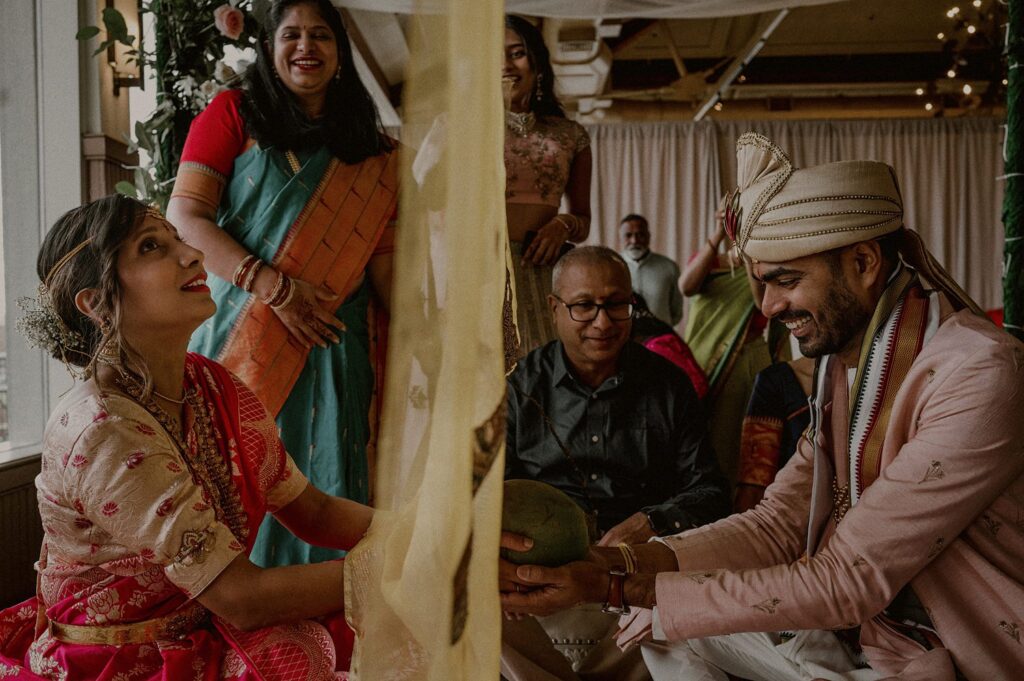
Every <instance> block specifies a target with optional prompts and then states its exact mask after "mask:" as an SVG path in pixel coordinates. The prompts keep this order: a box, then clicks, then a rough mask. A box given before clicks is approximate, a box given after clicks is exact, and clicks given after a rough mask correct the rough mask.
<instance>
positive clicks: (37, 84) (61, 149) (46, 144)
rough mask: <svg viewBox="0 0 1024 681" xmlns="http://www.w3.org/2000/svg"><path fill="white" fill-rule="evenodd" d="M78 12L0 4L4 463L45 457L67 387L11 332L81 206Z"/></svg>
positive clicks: (0, 452) (41, 4)
mask: <svg viewBox="0 0 1024 681" xmlns="http://www.w3.org/2000/svg"><path fill="white" fill-rule="evenodd" d="M77 24H78V7H77V3H63V2H60V3H57V2H48V1H47V0H28V1H26V2H0V26H3V27H4V34H5V35H4V40H2V41H0V91H2V92H3V97H0V268H2V270H0V271H2V276H0V311H2V327H3V333H2V334H0V347H2V349H3V356H4V360H5V366H4V369H5V370H4V371H3V372H2V377H3V379H4V380H3V383H5V384H6V395H5V398H6V401H5V406H6V436H5V437H4V438H3V441H2V442H0V464H4V463H6V462H8V461H11V460H14V459H19V458H22V457H25V456H31V455H34V454H38V453H39V452H40V450H41V443H42V434H43V427H44V425H45V424H46V418H47V416H48V414H49V410H50V408H51V407H52V406H53V404H52V402H53V401H55V400H53V401H52V400H51V399H50V396H51V395H53V396H55V397H57V398H59V396H60V394H61V393H62V392H63V391H64V390H66V389H67V386H68V385H69V384H70V383H69V380H68V378H67V376H66V374H64V372H63V371H62V370H61V369H60V368H59V365H57V364H56V363H55V362H50V361H47V359H46V357H45V356H44V354H43V352H42V351H40V350H38V349H36V348H32V347H30V346H29V345H28V344H27V343H26V342H25V340H24V339H23V338H22V337H21V335H20V334H19V333H18V332H17V331H16V330H15V328H14V327H15V323H14V322H15V320H16V318H17V314H18V307H17V300H18V298H21V297H24V296H34V295H35V294H36V289H37V287H38V285H39V278H38V276H37V274H36V257H37V254H38V252H39V244H40V243H41V241H42V236H43V234H45V232H46V230H47V229H48V228H49V227H50V226H51V225H52V224H53V223H54V221H56V219H57V218H58V217H59V216H60V215H61V214H63V213H64V212H65V211H67V210H68V209H70V208H72V207H74V206H77V205H78V204H80V203H81V197H82V193H81V187H82V179H81V160H80V159H81V140H80V133H79V131H80V129H81V125H80V121H79V111H80V105H79V99H78V98H79V90H80V88H79V66H78V59H79V49H78V45H77V44H76V43H75V41H74V35H75V32H76V31H77Z"/></svg>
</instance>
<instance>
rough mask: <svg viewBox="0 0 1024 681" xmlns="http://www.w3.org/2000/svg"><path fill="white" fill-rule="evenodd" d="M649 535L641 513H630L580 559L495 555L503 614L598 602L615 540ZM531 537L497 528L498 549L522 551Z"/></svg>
mask: <svg viewBox="0 0 1024 681" xmlns="http://www.w3.org/2000/svg"><path fill="white" fill-rule="evenodd" d="M652 536H654V533H653V531H652V530H651V527H650V525H649V524H648V522H647V516H646V515H644V514H643V513H635V514H633V515H632V516H630V517H629V518H626V520H624V521H622V522H621V523H619V524H618V525H616V526H615V527H613V528H611V529H610V530H608V532H606V533H605V534H604V536H602V537H601V539H600V540H599V541H598V543H597V544H596V545H595V546H593V547H591V549H590V552H589V554H588V555H587V557H586V558H585V559H584V560H580V561H576V562H573V563H567V564H565V565H562V566H560V567H554V568H549V567H544V566H541V565H516V564H514V563H511V562H509V561H507V560H504V559H502V558H499V559H498V589H499V591H500V592H501V607H502V610H504V611H505V614H506V616H512V617H519V616H522V615H550V614H552V613H555V612H559V611H561V610H565V609H567V608H571V607H573V606H575V605H579V604H581V603H603V602H605V599H606V598H607V595H608V582H609V576H608V571H609V570H610V569H612V567H613V564H612V563H611V562H610V559H611V558H612V557H613V556H618V555H619V552H618V550H617V549H616V548H615V547H616V546H618V544H619V543H621V542H625V543H628V544H640V543H644V542H646V541H647V540H648V539H650V538H651V537H652ZM532 546H533V541H532V540H530V539H529V538H527V537H523V536H521V535H518V534H512V533H511V532H502V534H501V548H504V549H509V550H511V551H528V550H529V549H530V548H531V547H532Z"/></svg>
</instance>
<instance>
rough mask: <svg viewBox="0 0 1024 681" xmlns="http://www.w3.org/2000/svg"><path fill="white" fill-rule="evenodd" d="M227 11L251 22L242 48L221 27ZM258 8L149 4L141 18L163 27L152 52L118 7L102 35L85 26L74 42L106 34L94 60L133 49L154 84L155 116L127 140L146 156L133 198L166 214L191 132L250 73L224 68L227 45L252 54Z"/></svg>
mask: <svg viewBox="0 0 1024 681" xmlns="http://www.w3.org/2000/svg"><path fill="white" fill-rule="evenodd" d="M224 4H230V5H231V6H232V7H233V8H235V9H237V10H239V11H241V12H243V14H244V25H245V27H244V31H243V32H242V35H241V36H239V37H238V39H237V40H231V39H230V38H228V37H226V36H225V35H223V34H221V32H220V30H219V29H218V28H217V26H216V24H215V21H214V11H215V10H216V9H217V8H218V7H220V6H221V5H224ZM251 6H252V0H231V1H230V2H226V1H225V0H148V1H144V2H143V3H142V12H143V13H144V14H145V13H148V14H151V15H153V17H154V19H155V25H156V31H155V34H156V45H155V48H154V50H153V51H152V52H147V51H146V50H145V49H144V48H143V46H142V45H140V44H138V38H137V37H136V36H133V35H130V34H129V33H128V27H127V24H126V23H125V20H124V16H123V15H122V14H121V13H120V12H119V11H118V10H116V9H114V8H111V7H108V8H105V9H104V10H103V14H102V20H103V30H102V31H101V29H100V28H98V27H96V26H85V27H83V28H81V29H80V30H79V31H78V33H77V34H76V35H75V38H76V39H77V40H82V41H87V40H92V39H94V38H96V37H98V36H100V34H101V33H103V40H102V41H101V42H100V44H99V47H97V48H96V50H95V51H94V52H93V54H94V55H99V54H101V53H102V52H104V51H105V50H106V49H107V48H108V47H109V46H111V45H114V44H116V43H120V44H122V45H125V46H127V47H129V48H131V49H130V50H128V52H127V54H128V55H129V56H130V57H131V58H132V59H133V60H134V61H136V62H138V63H139V64H141V65H142V66H143V68H144V69H145V73H146V76H147V85H148V84H149V82H151V81H155V84H156V91H157V96H156V100H157V107H156V109H155V110H154V111H153V113H152V114H151V115H150V117H149V118H147V119H146V120H144V121H139V122H138V123H136V125H135V129H134V130H132V131H130V133H129V132H128V131H126V133H125V138H126V139H127V141H128V144H129V150H130V151H133V152H134V151H141V152H144V154H143V158H144V160H143V162H142V165H140V166H138V167H136V168H135V169H134V170H135V182H134V187H133V188H132V191H134V192H135V193H134V195H135V196H137V197H138V198H139V199H141V200H143V201H146V202H148V203H152V204H155V205H158V206H159V207H160V208H161V209H165V208H166V207H167V200H168V199H169V198H170V192H171V188H172V186H173V185H174V176H175V175H176V174H177V170H178V160H179V158H180V155H181V149H182V147H183V146H184V143H185V136H186V135H187V134H188V128H189V124H190V123H191V122H192V119H193V118H195V116H196V115H197V114H198V113H199V112H201V111H202V110H203V109H204V108H205V107H206V105H207V104H209V103H210V100H212V99H213V97H214V96H216V94H217V93H219V92H220V91H221V90H224V89H227V88H228V87H231V86H233V85H235V84H236V83H237V82H238V81H239V80H240V79H241V77H242V75H243V73H244V71H242V70H241V69H240V70H239V71H240V72H239V73H236V72H235V71H233V70H232V69H230V68H228V67H227V66H226V65H225V64H224V63H223V61H222V60H223V59H224V49H225V47H227V46H228V45H234V46H236V47H238V48H246V47H252V46H254V45H255V44H256V37H255V36H256V34H257V29H258V27H257V24H256V21H255V19H254V18H253V17H252V14H251ZM101 58H102V57H101ZM130 186H131V185H130V183H127V182H122V183H119V184H118V186H117V191H118V192H120V193H122V194H129V195H132V194H131V192H130V191H129V187H130Z"/></svg>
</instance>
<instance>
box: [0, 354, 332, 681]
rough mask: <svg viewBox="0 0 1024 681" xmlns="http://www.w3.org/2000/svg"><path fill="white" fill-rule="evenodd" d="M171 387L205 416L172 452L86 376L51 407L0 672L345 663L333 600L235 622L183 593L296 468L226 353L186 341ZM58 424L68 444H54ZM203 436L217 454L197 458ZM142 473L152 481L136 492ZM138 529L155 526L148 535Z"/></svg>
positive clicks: (248, 536) (210, 674)
mask: <svg viewBox="0 0 1024 681" xmlns="http://www.w3.org/2000/svg"><path fill="white" fill-rule="evenodd" d="M185 388H186V390H193V389H194V390H195V391H196V394H197V399H195V400H193V401H192V402H191V403H190V404H191V405H194V406H195V408H194V409H186V412H187V413H186V418H187V419H188V420H190V421H192V422H194V423H197V424H201V423H204V422H207V420H208V422H210V423H211V424H212V426H213V427H212V432H206V433H205V434H203V435H197V430H198V431H199V432H200V433H201V434H202V433H203V431H202V428H201V427H196V428H190V429H189V433H190V437H189V438H188V440H187V441H186V442H185V443H184V444H185V447H184V449H185V456H184V457H182V456H181V450H180V449H179V448H178V447H173V446H168V445H169V444H172V443H173V441H172V440H170V438H169V436H168V435H167V433H166V432H165V431H164V430H163V429H162V428H161V427H160V426H159V421H157V420H156V419H155V418H153V417H152V416H151V415H150V414H149V412H146V411H145V410H144V409H142V408H141V407H139V406H138V405H137V404H135V403H133V402H131V401H129V400H127V399H126V398H124V397H123V396H113V395H111V394H103V393H100V392H98V389H97V388H96V387H95V385H94V384H89V383H87V384H85V385H83V386H79V388H76V389H75V390H74V391H72V393H71V394H69V395H68V397H67V398H65V400H64V401H63V402H62V404H61V407H58V409H57V410H56V412H55V414H54V416H53V417H52V418H51V421H50V423H49V424H48V425H47V438H46V442H45V444H44V452H43V472H42V473H41V474H40V476H39V479H38V480H37V486H38V487H39V495H40V512H41V515H42V516H43V523H44V529H45V531H46V535H45V537H44V540H43V551H42V557H41V558H40V562H39V565H38V569H39V572H40V579H39V588H38V592H37V595H36V596H35V597H33V598H31V599H29V600H27V601H25V602H24V603H21V604H19V605H16V606H14V607H11V608H8V609H7V610H4V611H0V679H2V678H7V677H14V676H16V677H17V678H33V679H36V678H47V679H62V680H63V679H68V680H70V679H109V680H111V681H113V680H114V679H121V678H131V679H133V680H134V679H210V680H213V679H240V680H250V679H261V680H263V679H265V680H268V681H269V680H270V679H274V680H278V679H281V680H285V679H287V680H291V679H295V680H296V681H299V680H302V681H305V680H306V679H337V678H345V674H344V672H340V671H338V670H343V669H347V668H348V664H349V661H350V658H351V647H352V634H351V631H350V630H349V629H348V627H347V625H345V623H344V619H343V617H342V615H341V613H339V614H338V615H337V616H332V617H331V618H329V620H325V621H323V622H314V621H308V620H307V621H300V622H296V623H292V624H287V625H281V626H272V627H265V628H263V629H258V630H255V631H249V632H244V631H240V630H238V629H236V628H234V627H233V626H231V625H230V624H229V623H227V622H226V621H224V620H221V619H220V618H218V617H217V616H216V615H212V614H211V613H209V611H207V610H206V609H205V608H203V607H202V605H200V604H199V603H198V602H197V601H195V600H194V599H193V597H194V595H195V594H196V593H199V591H201V590H202V589H203V588H205V587H206V586H207V585H209V583H210V582H212V581H213V580H214V579H216V577H217V575H219V574H220V571H221V570H223V568H224V567H226V566H227V564H228V563H230V561H231V560H233V559H234V558H235V557H236V556H237V554H238V553H241V552H245V553H246V554H248V552H249V551H250V549H251V548H252V543H253V541H254V540H255V537H256V530H257V528H258V527H259V524H260V522H261V521H262V520H263V517H264V515H265V514H266V513H267V512H268V511H271V512H272V511H274V510H276V509H277V508H279V507H280V506H282V505H285V504H286V503H288V502H290V501H291V500H292V499H294V498H295V497H296V496H298V494H299V493H301V491H302V489H304V487H305V485H306V481H305V478H303V477H302V475H301V473H299V472H298V469H297V468H295V464H294V463H293V462H292V461H291V458H290V457H289V456H288V455H287V453H286V452H285V451H284V448H283V447H282V446H281V444H280V440H278V438H277V435H276V427H275V426H274V422H273V420H272V419H270V417H269V416H268V414H267V413H266V410H265V409H264V408H263V406H262V404H261V403H260V402H259V400H258V399H257V398H256V396H255V395H254V394H253V393H252V392H251V391H250V390H248V388H246V387H245V386H244V385H243V384H242V383H241V382H240V381H238V379H237V378H235V377H234V376H233V375H231V374H230V373H229V372H228V371H227V370H226V369H224V368H223V367H222V366H220V365H219V364H217V363H215V362H213V361H212V360H209V359H206V358H204V357H202V356H200V355H194V354H190V355H189V356H188V360H187V362H186V371H185ZM90 391H91V392H90ZM69 403H70V405H71V406H70V408H67V409H66V410H64V409H62V408H64V407H67V405H69ZM197 412H203V413H197ZM207 415H208V416H207ZM147 417H148V418H147ZM66 431H69V432H70V433H72V435H71V440H70V441H71V442H73V443H74V444H73V446H71V447H69V448H67V449H62V448H61V447H60V444H61V443H62V442H63V441H64V440H62V438H64V437H65V432H66ZM76 433H77V435H76ZM90 434H92V435H90ZM204 437H205V439H204ZM112 441H113V444H112V445H111V444H110V443H111V442H112ZM204 442H206V443H207V444H209V443H210V442H215V443H216V449H215V450H214V451H215V453H214V454H213V456H214V457H216V456H217V454H219V455H220V457H222V458H223V461H224V462H227V466H223V464H221V465H220V468H219V469H218V465H217V464H218V463H220V462H219V461H216V460H214V461H213V462H212V464H211V463H210V461H209V460H208V461H206V462H205V463H204V459H203V456H202V452H203V451H207V450H208V449H209V447H207V448H206V449H204V448H203V447H202V444H203V443H204ZM90 443H93V444H94V446H93V447H90ZM126 443H130V446H128V448H127V449H125V446H124V445H125V444H126ZM105 447H107V448H116V449H104V448H105ZM217 470H219V471H220V476H219V477H218V474H217ZM183 476H184V477H183ZM51 481H56V482H57V484H50V482H51ZM182 481H184V484H183V485H178V484H177V483H181V482H182ZM150 483H152V484H155V485H156V486H157V487H156V488H157V489H159V490H160V491H159V495H160V496H155V497H154V496H153V495H152V494H150V495H149V497H150V498H148V499H147V497H146V495H147V494H148V493H149V491H150V489H144V490H143V491H142V492H139V488H145V487H146V485H147V484H150ZM63 489H69V490H72V492H73V494H74V496H72V497H71V498H64V497H65V495H63V493H62V492H61V491H59V490H63ZM95 490H100V491H99V492H97V493H96V494H94V495H90V492H92V491H95ZM175 490H177V492H178V493H176V494H172V492H174V491H175ZM165 494H166V495H168V496H167V498H166V499H161V498H160V497H161V496H163V495H165ZM147 500H148V501H151V502H152V503H150V504H148V505H147V504H146V502H147ZM129 511H130V512H129ZM161 521H166V522H163V523H162V522H161ZM182 528H186V529H182ZM187 528H201V529H198V530H196V529H187ZM110 529H120V533H119V534H111V533H109V532H108V530H110ZM147 533H150V535H151V536H150V538H152V537H156V538H158V539H160V540H161V541H160V542H157V543H153V544H152V547H151V546H150V545H148V544H147V543H146V542H147ZM100 538H103V539H100ZM88 541H95V542H96V543H92V544H89V543H87V542H88ZM168 544H169V546H168ZM179 547H180V548H179ZM82 555H86V556H88V555H93V556H95V557H96V560H95V562H93V561H83V560H82V559H81V558H82ZM172 578H173V581H172ZM41 603H42V605H41Z"/></svg>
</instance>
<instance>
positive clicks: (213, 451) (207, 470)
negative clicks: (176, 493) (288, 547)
mask: <svg viewBox="0 0 1024 681" xmlns="http://www.w3.org/2000/svg"><path fill="white" fill-rule="evenodd" d="M117 383H118V385H119V387H120V388H121V389H122V390H124V392H126V393H127V394H128V395H130V396H131V397H132V398H133V399H134V400H135V401H136V402H138V403H139V404H140V405H142V407H143V408H145V409H146V411H148V412H149V413H150V414H152V415H153V418H155V419H156V420H157V421H158V422H159V423H160V425H161V427H163V429H164V430H165V431H166V432H167V434H168V435H170V437H171V439H172V440H173V441H174V444H175V445H176V446H177V447H178V450H179V451H180V452H181V457H182V459H184V461H185V465H186V466H188V469H189V472H190V473H192V477H193V479H195V480H196V481H198V482H199V484H201V485H202V487H203V489H204V490H205V491H206V495H205V496H206V497H207V498H208V499H209V501H210V503H211V505H212V506H213V511H214V515H215V516H216V517H217V519H218V520H220V521H221V522H223V523H224V524H226V525H227V526H228V527H229V528H230V529H231V533H232V534H234V535H235V538H237V539H238V540H239V541H241V542H242V543H245V540H246V539H248V537H249V518H248V514H246V512H245V508H244V507H243V506H242V498H241V495H240V494H239V492H238V488H237V487H236V486H235V483H234V481H233V480H232V479H231V469H230V467H229V465H228V461H227V460H226V459H225V458H224V457H223V456H222V455H221V453H220V450H219V449H218V447H217V442H216V439H215V437H214V434H213V424H212V421H211V418H210V413H209V411H208V410H207V407H206V402H205V400H203V399H202V398H201V397H200V396H199V393H198V391H197V390H196V389H195V388H190V389H188V390H186V391H185V393H184V398H185V399H183V400H182V401H181V403H182V404H184V403H185V402H188V405H189V407H190V408H191V409H192V414H193V425H192V429H191V430H190V434H191V435H192V436H193V437H194V441H195V445H196V446H195V451H196V456H195V457H192V456H191V455H190V452H191V451H192V448H191V447H189V444H188V441H187V439H186V438H185V437H183V436H182V433H181V428H179V427H176V425H177V424H176V421H175V419H174V418H173V417H172V416H171V415H170V414H168V413H167V412H166V411H164V409H163V407H161V406H160V405H159V404H157V403H156V401H155V400H153V399H152V397H150V398H149V399H148V400H143V399H142V386H141V385H139V384H138V383H137V382H135V381H133V380H131V379H130V378H129V377H127V376H124V375H121V376H120V377H119V378H118V379H117ZM150 392H154V391H152V390H151V391H150ZM161 397H163V395H161ZM165 399H166V398H165ZM171 401H172V402H173V401H174V400H171Z"/></svg>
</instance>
